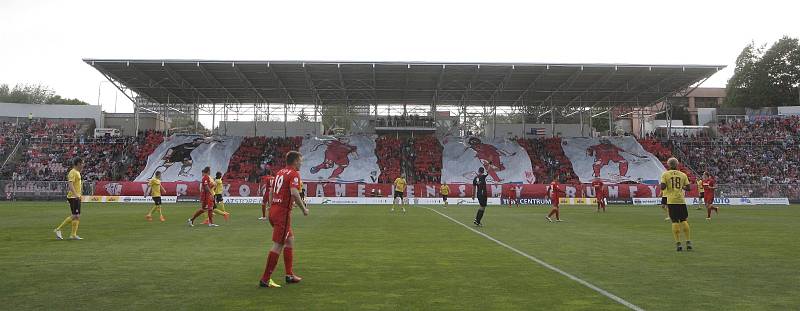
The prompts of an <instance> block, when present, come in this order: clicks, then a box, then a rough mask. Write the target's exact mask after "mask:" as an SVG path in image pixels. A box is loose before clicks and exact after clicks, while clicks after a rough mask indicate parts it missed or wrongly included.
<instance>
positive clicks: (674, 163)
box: [661, 158, 692, 252]
mask: <svg viewBox="0 0 800 311" xmlns="http://www.w3.org/2000/svg"><path fill="white" fill-rule="evenodd" d="M667 165H668V166H669V170H667V171H666V172H664V173H663V174H661V196H664V197H666V198H667V208H668V209H669V218H670V220H672V237H673V238H675V245H676V247H677V251H679V252H680V251H682V250H683V247H682V246H681V239H680V235H681V231H683V234H684V237H685V238H686V240H685V241H686V250H687V251H690V250H692V233H691V230H690V229H689V222H687V221H686V220H687V218H689V211H688V210H687V209H686V198H685V197H684V191H689V178H688V177H686V174H684V173H683V172H681V171H679V170H678V159H676V158H669V160H667Z"/></svg>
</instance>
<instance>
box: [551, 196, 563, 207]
mask: <svg viewBox="0 0 800 311" xmlns="http://www.w3.org/2000/svg"><path fill="white" fill-rule="evenodd" d="M559 201H561V200H560V199H559V198H550V203H551V204H553V207H555V208H558V203H559Z"/></svg>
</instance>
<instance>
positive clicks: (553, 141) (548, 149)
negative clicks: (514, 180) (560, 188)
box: [516, 137, 579, 183]
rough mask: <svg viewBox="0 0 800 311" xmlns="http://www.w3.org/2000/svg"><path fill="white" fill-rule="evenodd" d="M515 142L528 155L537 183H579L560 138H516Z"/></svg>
mask: <svg viewBox="0 0 800 311" xmlns="http://www.w3.org/2000/svg"><path fill="white" fill-rule="evenodd" d="M516 141H517V143H518V144H519V145H520V146H521V147H522V148H523V149H525V151H526V152H527V153H528V157H530V159H531V168H533V174H534V175H535V176H536V182H537V183H549V182H551V181H552V180H553V179H555V180H558V181H559V182H561V183H578V182H579V179H578V176H577V175H575V171H573V169H572V162H570V161H569V158H567V156H566V155H565V154H564V150H563V149H562V148H561V138H560V137H552V138H518V139H517V140H516Z"/></svg>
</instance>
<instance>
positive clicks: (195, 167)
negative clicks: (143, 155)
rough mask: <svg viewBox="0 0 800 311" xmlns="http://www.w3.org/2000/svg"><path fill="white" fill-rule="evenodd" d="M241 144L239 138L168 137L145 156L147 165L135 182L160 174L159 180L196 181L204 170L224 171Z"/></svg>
mask: <svg viewBox="0 0 800 311" xmlns="http://www.w3.org/2000/svg"><path fill="white" fill-rule="evenodd" d="M241 142H242V138H241V137H213V138H212V137H203V136H198V135H182V134H181V135H177V134H176V135H172V136H170V137H169V138H167V140H165V141H164V142H163V143H161V145H159V146H158V148H156V150H154V151H153V153H151V154H150V156H148V157H147V166H145V168H144V170H143V171H142V172H141V173H139V176H138V177H136V181H143V182H144V181H147V180H149V179H150V178H153V175H155V173H156V172H161V181H164V182H168V181H199V180H200V179H202V178H203V173H202V170H203V168H204V167H206V166H208V167H211V172H212V174H213V172H225V171H227V170H228V162H230V160H231V156H232V155H233V153H234V152H236V149H239V145H240V144H241Z"/></svg>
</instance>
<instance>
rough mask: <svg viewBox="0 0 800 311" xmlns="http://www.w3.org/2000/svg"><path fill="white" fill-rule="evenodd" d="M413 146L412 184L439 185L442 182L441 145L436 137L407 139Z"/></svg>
mask: <svg viewBox="0 0 800 311" xmlns="http://www.w3.org/2000/svg"><path fill="white" fill-rule="evenodd" d="M409 144H410V145H412V146H413V152H412V153H411V159H410V160H411V162H413V163H414V177H415V179H414V182H417V183H439V182H441V180H442V144H441V143H439V140H438V139H437V138H436V136H433V135H428V136H422V137H419V138H412V139H409Z"/></svg>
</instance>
